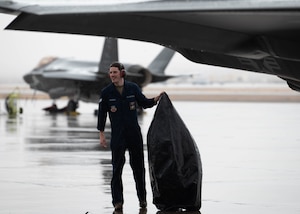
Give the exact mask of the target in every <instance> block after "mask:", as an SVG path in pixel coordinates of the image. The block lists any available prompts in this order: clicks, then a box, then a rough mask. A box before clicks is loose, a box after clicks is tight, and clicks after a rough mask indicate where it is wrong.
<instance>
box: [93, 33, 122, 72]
mask: <svg viewBox="0 0 300 214" xmlns="http://www.w3.org/2000/svg"><path fill="white" fill-rule="evenodd" d="M118 60H119V57H118V40H117V39H116V38H111V37H105V42H104V46H103V51H102V56H101V60H100V62H99V67H98V73H103V72H107V71H108V69H109V66H110V64H111V63H112V62H113V61H118Z"/></svg>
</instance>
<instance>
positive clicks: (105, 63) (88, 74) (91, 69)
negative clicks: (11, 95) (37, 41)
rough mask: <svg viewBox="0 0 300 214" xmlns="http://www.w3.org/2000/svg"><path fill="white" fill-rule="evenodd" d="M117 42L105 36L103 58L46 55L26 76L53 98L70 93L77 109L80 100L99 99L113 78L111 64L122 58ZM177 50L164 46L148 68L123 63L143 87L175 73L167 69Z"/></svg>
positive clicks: (26, 78)
mask: <svg viewBox="0 0 300 214" xmlns="http://www.w3.org/2000/svg"><path fill="white" fill-rule="evenodd" d="M117 42H118V41H117V39H116V38H105V43H104V46H103V51H102V56H101V59H100V62H89V61H80V60H74V59H67V58H55V57H46V58H43V59H42V60H41V61H40V63H39V64H38V66H37V67H36V68H34V69H33V70H32V71H31V72H30V73H28V74H26V75H24V80H25V82H26V83H28V84H29V85H30V87H31V88H32V89H34V90H39V91H43V92H46V93H48V94H49V96H50V97H51V99H53V100H56V99H58V98H60V97H63V96H67V97H69V100H70V102H69V105H71V108H72V111H74V110H76V105H77V102H78V101H79V100H82V101H85V102H94V103H97V102H98V101H99V95H100V92H101V89H102V88H103V87H105V86H106V85H108V84H109V83H110V82H111V81H110V79H109V76H108V70H109V65H110V64H111V63H112V62H114V61H118V43H117ZM174 54H175V51H174V50H171V49H169V48H163V49H162V51H161V52H160V53H159V54H158V55H157V57H156V58H155V59H154V60H153V61H152V62H151V63H150V65H149V66H148V67H147V68H146V67H143V66H141V65H137V64H126V63H123V64H124V66H125V69H126V77H125V78H126V79H127V80H130V81H132V82H135V83H137V84H138V85H139V86H140V87H141V88H142V87H144V86H146V85H147V84H149V83H154V82H160V81H165V80H167V79H169V78H171V77H172V76H170V75H165V73H164V71H165V69H166V67H167V65H168V64H169V62H170V60H171V59H172V57H173V55H174ZM69 107H70V106H69ZM44 110H47V111H50V112H51V111H52V112H60V111H64V110H66V108H63V109H57V108H56V105H55V104H53V106H51V107H49V108H45V109H44Z"/></svg>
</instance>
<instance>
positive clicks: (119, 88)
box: [97, 62, 162, 211]
mask: <svg viewBox="0 0 300 214" xmlns="http://www.w3.org/2000/svg"><path fill="white" fill-rule="evenodd" d="M124 76H125V68H124V66H123V64H122V63H119V62H114V63H112V64H111V65H110V69H109V77H110V79H111V81H112V83H111V84H110V85H108V86H107V87H106V88H104V89H103V90H102V91H101V98H100V101H99V109H98V112H99V113H98V126H97V129H98V130H99V131H100V144H101V146H103V147H107V142H106V138H105V134H104V128H105V123H106V117H107V112H108V114H109V119H110V122H111V141H110V148H111V151H112V166H113V175H112V180H111V192H112V203H113V205H114V208H115V210H116V211H121V210H122V207H123V203H124V199H123V183H122V170H123V166H124V164H125V151H126V150H128V151H129V156H130V166H131V168H132V171H133V175H134V180H135V183H136V190H137V196H138V199H139V202H140V207H141V208H146V207H147V202H146V184H145V166H144V151H143V139H142V134H141V130H140V126H139V124H138V118H137V107H138V106H141V107H143V108H151V107H153V106H154V105H155V104H156V103H157V101H158V100H159V98H160V96H161V95H162V93H161V94H160V95H159V96H157V97H155V98H152V99H148V98H146V97H145V96H144V95H143V94H142V92H141V90H140V88H139V87H138V86H137V85H136V84H135V83H132V82H129V81H125V80H124Z"/></svg>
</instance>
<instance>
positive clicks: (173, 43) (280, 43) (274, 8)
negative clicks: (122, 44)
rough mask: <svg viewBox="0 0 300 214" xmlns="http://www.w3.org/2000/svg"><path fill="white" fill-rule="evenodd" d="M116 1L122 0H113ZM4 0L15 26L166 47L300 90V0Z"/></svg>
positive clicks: (1, 7)
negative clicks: (277, 79) (124, 0)
mask: <svg viewBox="0 0 300 214" xmlns="http://www.w3.org/2000/svg"><path fill="white" fill-rule="evenodd" d="M113 2H115V1H113ZM112 4H113V3H110V5H109V4H103V1H101V2H100V3H96V2H95V1H92V2H89V1H81V2H80V1H78V0H77V1H72V0H70V1H65V2H64V1H60V2H59V4H58V3H57V2H55V1H53V2H52V1H51V2H47V3H43V1H34V0H33V1H30V2H28V3H25V2H22V3H21V2H18V1H0V11H2V12H4V13H11V14H16V15H17V18H16V19H15V20H14V21H13V22H12V23H10V24H9V26H8V27H7V29H15V30H27V31H44V32H60V33H71V34H84V35H98V36H111V37H117V38H126V39H134V40H140V41H148V42H153V43H157V44H161V45H164V46H166V47H169V48H172V49H174V50H176V51H177V52H179V53H181V54H182V55H183V56H185V57H186V58H188V59H190V60H192V61H194V62H197V63H202V64H208V65H216V66H222V67H229V68H236V69H242V70H247V71H253V72H260V73H266V74H271V75H276V76H278V77H280V78H282V79H284V80H286V81H287V83H288V85H289V86H290V87H291V88H292V89H294V90H297V91H300V72H299V70H300V54H299V53H300V52H299V48H300V1H295V0H249V1H244V0H226V1H221V0H197V1H196V0H194V1H177V0H168V1H140V2H138V3H120V2H119V3H117V4H113V5H112Z"/></svg>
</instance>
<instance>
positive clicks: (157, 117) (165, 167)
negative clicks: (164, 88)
mask: <svg viewBox="0 0 300 214" xmlns="http://www.w3.org/2000/svg"><path fill="white" fill-rule="evenodd" d="M147 146H148V159H149V171H150V180H151V187H152V192H153V203H154V204H155V206H156V207H157V208H158V209H160V210H177V209H179V208H182V209H186V210H199V209H200V207H201V185H202V164H201V159H200V154H199V151H198V148H197V145H196V143H195V141H194V139H193V137H192V136H191V134H190V132H189V130H188V129H187V127H186V125H185V124H184V122H183V120H182V119H181V118H180V116H179V114H178V113H177V111H176V109H175V108H174V106H173V104H172V102H171V101H170V99H169V97H168V95H167V94H166V93H164V94H163V96H162V98H161V99H160V102H159V104H158V106H157V108H156V111H155V114H154V118H153V120H152V123H151V125H150V127H149V130H148V134H147Z"/></svg>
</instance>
